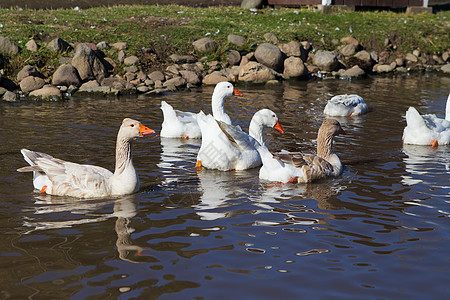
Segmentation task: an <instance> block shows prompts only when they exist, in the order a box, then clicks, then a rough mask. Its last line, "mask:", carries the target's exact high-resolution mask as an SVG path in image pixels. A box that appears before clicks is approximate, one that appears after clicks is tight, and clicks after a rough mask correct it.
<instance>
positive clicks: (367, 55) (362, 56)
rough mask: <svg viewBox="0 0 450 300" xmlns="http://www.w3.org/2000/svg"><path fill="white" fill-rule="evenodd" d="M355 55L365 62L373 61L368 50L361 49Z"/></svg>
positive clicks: (370, 62)
mask: <svg viewBox="0 0 450 300" xmlns="http://www.w3.org/2000/svg"><path fill="white" fill-rule="evenodd" d="M355 57H356V58H357V59H359V60H361V61H363V62H364V63H365V64H372V63H373V61H372V56H371V55H370V53H369V52H367V51H366V50H362V51H359V52H358V53H356V54H355Z"/></svg>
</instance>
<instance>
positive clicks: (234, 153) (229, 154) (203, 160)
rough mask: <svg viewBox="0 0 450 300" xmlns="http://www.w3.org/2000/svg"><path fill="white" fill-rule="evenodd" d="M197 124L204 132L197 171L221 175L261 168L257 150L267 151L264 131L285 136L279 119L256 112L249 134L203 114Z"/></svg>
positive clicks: (267, 113) (275, 116) (261, 111)
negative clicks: (224, 172)
mask: <svg viewBox="0 0 450 300" xmlns="http://www.w3.org/2000/svg"><path fill="white" fill-rule="evenodd" d="M197 120H198V123H199V125H200V128H201V130H202V145H201V147H200V150H199V152H198V155H197V164H196V167H197V168H200V167H205V168H208V169H217V170H221V171H229V170H246V169H250V168H255V167H258V166H260V165H261V158H260V156H259V153H258V150H257V148H258V147H264V148H267V146H266V143H265V142H264V137H263V129H264V127H273V128H275V129H276V130H278V131H280V132H281V133H284V131H283V128H282V127H281V125H280V123H279V122H278V117H277V115H276V114H275V113H274V112H273V111H271V110H269V109H262V110H259V111H257V112H256V113H255V114H254V116H253V118H252V120H251V122H250V126H249V134H247V133H245V132H243V131H242V129H241V128H240V127H239V126H233V125H229V124H226V123H224V122H221V121H217V120H215V119H214V118H213V117H212V116H211V115H207V116H206V115H205V114H204V113H203V112H200V113H199V115H198V118H197Z"/></svg>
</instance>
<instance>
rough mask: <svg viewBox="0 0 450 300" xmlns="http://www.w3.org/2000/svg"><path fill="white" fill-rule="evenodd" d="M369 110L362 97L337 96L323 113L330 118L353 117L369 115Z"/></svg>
mask: <svg viewBox="0 0 450 300" xmlns="http://www.w3.org/2000/svg"><path fill="white" fill-rule="evenodd" d="M368 110H369V108H368V107H367V104H366V102H364V99H363V98H362V97H361V96H358V95H347V94H345V95H337V96H334V97H333V98H331V99H330V100H329V101H328V103H327V105H325V109H324V110H323V113H324V114H325V115H327V116H330V117H352V116H357V115H362V114H365V113H367V111H368Z"/></svg>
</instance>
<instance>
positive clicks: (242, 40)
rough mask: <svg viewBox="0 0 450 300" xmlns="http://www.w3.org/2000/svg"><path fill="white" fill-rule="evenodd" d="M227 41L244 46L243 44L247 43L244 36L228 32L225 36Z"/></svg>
mask: <svg viewBox="0 0 450 300" xmlns="http://www.w3.org/2000/svg"><path fill="white" fill-rule="evenodd" d="M227 41H228V42H229V43H230V44H233V45H235V46H237V47H242V46H245V44H246V43H247V39H246V38H245V37H243V36H240V35H236V34H229V35H228V37H227Z"/></svg>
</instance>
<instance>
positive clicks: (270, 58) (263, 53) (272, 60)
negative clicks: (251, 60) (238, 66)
mask: <svg viewBox="0 0 450 300" xmlns="http://www.w3.org/2000/svg"><path fill="white" fill-rule="evenodd" d="M255 58H256V60H257V61H258V62H259V63H261V64H263V65H265V66H266V67H269V68H271V69H273V70H275V71H277V72H280V71H282V69H283V54H282V53H281V50H280V48H278V47H277V46H275V45H273V44H269V43H264V44H261V45H259V46H258V48H256V51H255Z"/></svg>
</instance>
